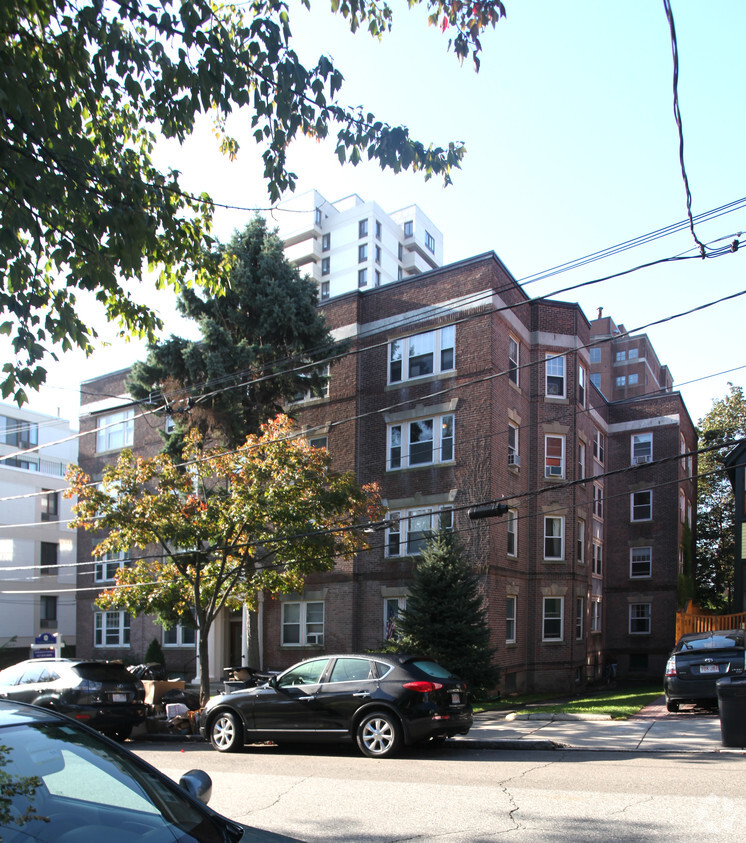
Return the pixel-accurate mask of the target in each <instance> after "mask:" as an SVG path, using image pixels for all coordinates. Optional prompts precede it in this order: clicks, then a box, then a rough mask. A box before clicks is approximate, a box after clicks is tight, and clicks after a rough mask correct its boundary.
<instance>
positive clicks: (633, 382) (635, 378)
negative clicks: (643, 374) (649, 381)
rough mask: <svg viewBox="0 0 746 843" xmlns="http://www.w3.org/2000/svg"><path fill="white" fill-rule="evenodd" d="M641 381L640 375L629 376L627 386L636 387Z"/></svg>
mask: <svg viewBox="0 0 746 843" xmlns="http://www.w3.org/2000/svg"><path fill="white" fill-rule="evenodd" d="M639 381H640V376H639V375H628V376H627V386H635V385H636V384H638V383H639Z"/></svg>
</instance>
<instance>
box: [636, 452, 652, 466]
mask: <svg viewBox="0 0 746 843" xmlns="http://www.w3.org/2000/svg"><path fill="white" fill-rule="evenodd" d="M646 462H650V455H649V454H646V455H645V456H643V457H635V465H642V464H643V463H646Z"/></svg>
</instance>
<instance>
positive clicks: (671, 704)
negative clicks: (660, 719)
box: [666, 697, 679, 711]
mask: <svg viewBox="0 0 746 843" xmlns="http://www.w3.org/2000/svg"><path fill="white" fill-rule="evenodd" d="M666 708H667V709H668V711H678V710H679V701H678V700H669V699H668V697H666Z"/></svg>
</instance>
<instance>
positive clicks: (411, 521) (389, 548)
mask: <svg viewBox="0 0 746 843" xmlns="http://www.w3.org/2000/svg"><path fill="white" fill-rule="evenodd" d="M390 519H391V523H390V525H389V527H388V529H387V530H386V555H387V556H418V555H419V554H420V552H421V551H422V548H423V547H424V545H425V543H426V542H427V540H428V539H429V538H430V537H431V536H433V535H435V533H437V532H438V530H451V529H453V512H452V510H451V509H447V508H437V507H435V508H431V509H408V510H401V511H399V512H392V513H390Z"/></svg>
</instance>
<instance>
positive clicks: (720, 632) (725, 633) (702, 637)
mask: <svg viewBox="0 0 746 843" xmlns="http://www.w3.org/2000/svg"><path fill="white" fill-rule="evenodd" d="M745 635H746V631H745V630H743V629H710V630H707V632H689V633H687V634H686V635H682V636H681V638H679V640H678V641H677V642H676V648H677V649H678V648H679V647H681V646H682V645H683V644H687V643H688V642H690V641H707V640H709V639H711V638H715V637H717V638H733V639H739V638H740V639H741V641H743V639H744V636H745Z"/></svg>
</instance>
